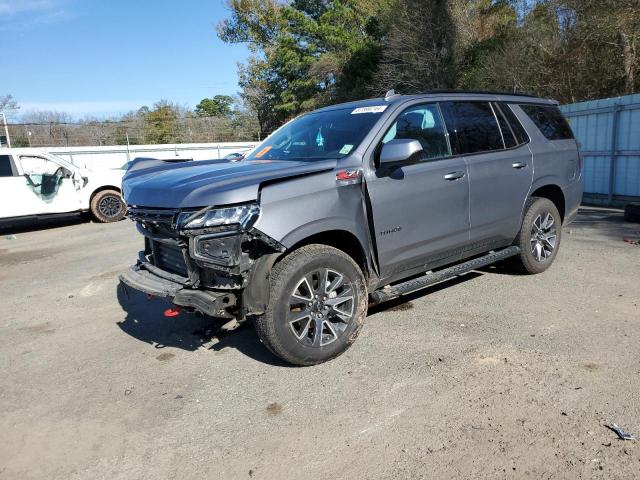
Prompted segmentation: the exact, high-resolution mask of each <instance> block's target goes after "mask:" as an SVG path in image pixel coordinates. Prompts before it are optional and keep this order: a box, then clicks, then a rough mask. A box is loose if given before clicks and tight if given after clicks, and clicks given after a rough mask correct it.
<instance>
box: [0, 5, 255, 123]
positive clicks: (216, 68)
mask: <svg viewBox="0 0 640 480" xmlns="http://www.w3.org/2000/svg"><path fill="white" fill-rule="evenodd" d="M226 4H227V2H226V0H182V1H180V0H173V1H170V0H0V35H1V37H0V38H2V40H0V72H2V74H1V75H0V96H2V95H7V94H11V95H13V97H14V99H15V100H16V101H17V102H18V104H19V105H20V111H19V113H26V112H28V111H30V110H56V111H62V112H67V113H69V114H71V115H72V116H74V117H76V118H80V117H84V116H96V117H110V116H115V115H117V114H119V113H124V112H128V111H131V110H135V109H138V108H139V107H141V106H142V105H149V106H151V105H152V104H153V103H154V102H156V101H158V100H160V99H165V100H169V101H172V102H177V103H179V104H183V105H187V106H189V107H194V106H195V105H196V104H197V103H198V102H199V101H200V100H201V99H203V98H205V97H212V96H214V95H217V94H226V95H233V94H235V93H237V92H238V90H239V87H238V75H237V63H238V62H242V61H244V60H245V59H246V58H247V56H248V49H247V48H246V46H244V45H228V44H225V43H223V42H222V41H221V40H220V39H218V37H217V35H216V25H217V23H218V22H219V21H221V20H223V19H224V18H227V17H229V15H230V12H229V10H228V7H227V6H226Z"/></svg>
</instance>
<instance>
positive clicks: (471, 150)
mask: <svg viewBox="0 0 640 480" xmlns="http://www.w3.org/2000/svg"><path fill="white" fill-rule="evenodd" d="M441 108H442V112H443V114H444V117H445V122H446V124H447V129H448V131H449V138H450V142H451V148H452V150H453V152H454V154H457V155H463V156H464V158H465V161H466V163H467V168H468V172H469V188H470V193H469V219H470V239H471V244H470V249H486V250H489V249H492V248H498V247H501V246H504V245H508V244H510V243H511V242H512V241H513V239H514V238H515V236H516V235H517V233H518V230H519V229H520V222H521V214H522V209H523V206H524V203H525V201H526V199H527V196H528V194H529V190H530V188H531V184H532V181H533V163H532V156H531V151H530V150H529V148H528V146H527V145H526V143H527V142H528V138H527V137H526V133H525V132H524V129H522V126H521V125H520V124H519V123H517V125H515V126H512V122H513V121H514V118H515V117H513V118H512V115H513V114H512V112H511V111H510V110H508V111H506V112H505V110H506V109H508V108H509V107H508V106H507V105H505V104H498V103H492V102H465V101H460V102H442V103H441ZM515 122H517V119H516V120H515Z"/></svg>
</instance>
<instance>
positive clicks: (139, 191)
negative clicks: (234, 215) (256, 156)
mask: <svg viewBox="0 0 640 480" xmlns="http://www.w3.org/2000/svg"><path fill="white" fill-rule="evenodd" d="M335 166H336V160H318V161H310V162H302V161H298V162H296V161H278V160H252V161H242V162H237V163H231V162H224V163H221V162H220V161H215V160H212V161H196V162H185V163H168V162H162V161H161V160H158V161H153V160H151V161H144V162H140V163H138V164H137V165H136V164H134V165H132V167H131V168H130V169H129V171H128V172H127V174H126V175H125V176H124V178H123V179H122V192H123V194H124V199H125V201H126V202H127V204H128V205H130V206H138V207H151V208H190V207H206V206H212V205H214V206H215V205H227V204H234V203H243V202H250V201H253V200H256V199H257V198H258V191H259V188H260V184H261V183H263V182H265V181H270V180H277V179H282V178H287V177H294V176H301V175H308V174H312V173H319V172H323V171H327V170H332V169H333V168H335Z"/></svg>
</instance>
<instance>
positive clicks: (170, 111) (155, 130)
mask: <svg viewBox="0 0 640 480" xmlns="http://www.w3.org/2000/svg"><path fill="white" fill-rule="evenodd" d="M140 111H141V112H142V115H143V118H144V121H145V137H146V140H147V141H148V142H149V143H175V142H176V138H177V136H178V132H177V121H178V119H179V118H180V117H181V116H182V114H183V113H184V109H183V108H181V107H180V106H178V105H176V104H174V103H171V102H169V101H167V100H160V101H159V102H157V103H156V104H155V105H154V106H153V109H151V110H148V109H146V111H145V107H143V108H141V109H140Z"/></svg>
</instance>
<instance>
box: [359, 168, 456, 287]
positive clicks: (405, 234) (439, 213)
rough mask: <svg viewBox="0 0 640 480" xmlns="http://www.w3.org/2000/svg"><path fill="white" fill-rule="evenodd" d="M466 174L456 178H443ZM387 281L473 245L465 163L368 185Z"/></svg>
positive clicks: (408, 171)
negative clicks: (388, 277) (470, 243)
mask: <svg viewBox="0 0 640 480" xmlns="http://www.w3.org/2000/svg"><path fill="white" fill-rule="evenodd" d="M458 172H461V173H463V176H462V177H460V178H458V179H452V180H447V179H445V176H447V175H449V174H452V173H456V174H457V173H458ZM367 188H368V191H369V196H370V201H371V204H372V209H373V223H374V229H375V231H374V234H375V237H376V244H377V250H378V261H379V263H380V269H381V273H382V275H383V276H391V275H394V274H395V273H398V272H401V271H404V270H410V269H413V268H415V267H418V266H420V265H428V263H430V262H432V261H433V262H435V261H438V260H440V259H442V258H445V257H447V256H448V255H449V254H450V253H451V252H452V251H455V250H458V249H460V248H461V247H463V246H464V245H465V244H467V243H468V242H469V209H468V208H469V183H468V175H467V166H466V164H465V161H464V159H462V158H450V159H443V160H438V161H434V162H426V163H419V164H415V165H407V166H404V167H399V168H397V169H395V170H394V171H393V172H392V173H390V174H389V175H386V176H382V177H379V178H375V179H374V180H372V181H370V182H369V183H368V185H367Z"/></svg>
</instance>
